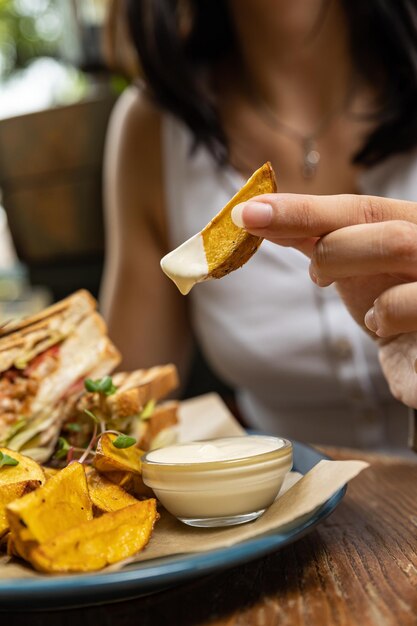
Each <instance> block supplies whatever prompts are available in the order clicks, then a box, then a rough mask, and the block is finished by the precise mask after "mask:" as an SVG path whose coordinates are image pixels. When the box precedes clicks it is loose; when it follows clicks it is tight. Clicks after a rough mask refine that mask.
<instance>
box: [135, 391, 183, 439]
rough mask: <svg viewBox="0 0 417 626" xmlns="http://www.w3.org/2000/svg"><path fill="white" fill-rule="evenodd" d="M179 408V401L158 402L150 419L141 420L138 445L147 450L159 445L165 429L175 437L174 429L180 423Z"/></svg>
mask: <svg viewBox="0 0 417 626" xmlns="http://www.w3.org/2000/svg"><path fill="white" fill-rule="evenodd" d="M178 408H179V402H177V401H175V400H168V401H167V402H162V403H161V404H158V405H157V406H156V407H155V408H154V410H153V412H152V415H151V416H150V417H149V418H148V419H146V420H141V426H142V428H141V432H140V435H139V437H138V443H137V445H138V447H139V448H141V449H142V450H145V451H146V450H151V449H152V448H154V447H159V446H158V438H159V439H161V436H162V435H161V433H163V432H164V431H165V432H166V433H168V431H170V435H169V436H170V438H171V439H173V438H174V432H173V429H174V428H175V427H176V426H177V424H178ZM171 433H172V436H171ZM167 436H168V435H167Z"/></svg>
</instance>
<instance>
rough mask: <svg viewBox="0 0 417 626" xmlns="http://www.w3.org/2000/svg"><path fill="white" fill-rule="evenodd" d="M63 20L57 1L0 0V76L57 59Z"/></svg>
mask: <svg viewBox="0 0 417 626" xmlns="http://www.w3.org/2000/svg"><path fill="white" fill-rule="evenodd" d="M61 32H62V20H61V18H60V11H59V6H58V5H57V2H56V0H0V77H2V78H7V77H8V76H9V75H10V74H12V73H13V72H14V71H15V70H18V69H22V68H24V67H26V66H27V65H28V64H29V62H30V61H32V60H33V59H35V58H39V57H42V56H52V57H56V56H57V52H58V41H59V38H60V36H61Z"/></svg>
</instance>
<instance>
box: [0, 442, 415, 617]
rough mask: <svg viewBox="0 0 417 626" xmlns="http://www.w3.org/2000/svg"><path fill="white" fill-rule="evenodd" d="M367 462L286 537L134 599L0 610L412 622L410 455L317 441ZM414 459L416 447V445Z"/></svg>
mask: <svg viewBox="0 0 417 626" xmlns="http://www.w3.org/2000/svg"><path fill="white" fill-rule="evenodd" d="M324 451H325V452H326V453H327V454H329V456H332V457H333V458H338V459H344V458H358V459H364V460H366V461H368V462H370V463H371V464H372V466H371V467H370V468H369V469H367V470H366V471H364V472H363V473H362V474H360V476H358V477H357V478H356V479H354V480H353V481H352V482H351V483H350V485H349V487H348V491H347V494H346V496H345V498H344V499H343V501H342V503H341V504H340V505H339V507H338V508H337V509H336V511H335V512H334V513H333V514H332V515H331V516H330V517H329V518H327V519H326V520H325V521H324V522H323V523H322V524H320V525H319V526H318V527H317V529H316V530H314V531H313V532H312V533H310V534H309V535H307V536H306V537H304V538H303V539H300V540H299V541H298V542H296V543H295V544H292V545H290V546H287V547H286V548H284V549H282V550H280V551H278V552H276V553H274V554H270V555H269V556H267V557H263V558H261V559H259V560H256V561H253V562H251V563H248V564H246V565H244V566H240V567H237V568H233V569H230V570H228V571H224V572H222V573H217V574H212V575H210V576H205V577H204V578H200V579H196V580H195V581H193V582H191V583H187V584H182V585H181V586H179V587H176V588H174V589H170V590H167V591H165V592H161V593H158V594H155V595H150V596H147V597H144V598H140V599H137V600H130V601H128V602H121V603H117V604H110V605H104V606H103V605H102V606H98V607H90V608H85V609H75V610H67V611H63V612H57V611H54V612H51V613H45V612H42V613H32V614H31V616H30V618H29V617H28V614H27V613H26V614H24V613H21V614H16V613H14V614H13V615H11V614H4V613H2V614H1V618H2V621H3V623H4V624H6V623H7V624H10V625H12V626H20V625H23V624H25V626H26V624H30V625H31V626H32V625H33V626H49V625H51V626H52V625H53V626H67V625H68V626H69V625H71V626H74V625H77V624H81V623H82V626H90V625H91V626H93V625H94V626H116V625H117V626H130V625H133V624H134V625H137V626H191V625H199V626H203V625H204V626H209V625H210V626H258V625H259V626H261V625H262V626H275V625H278V624H279V625H280V626H281V625H282V626H285V625H291V626H403V625H404V626H408V625H416V624H417V462H416V463H413V462H412V461H404V460H398V459H393V458H390V457H382V456H379V455H371V454H363V453H357V452H354V451H347V450H344V451H341V450H333V449H325V450H324ZM416 461H417V455H416Z"/></svg>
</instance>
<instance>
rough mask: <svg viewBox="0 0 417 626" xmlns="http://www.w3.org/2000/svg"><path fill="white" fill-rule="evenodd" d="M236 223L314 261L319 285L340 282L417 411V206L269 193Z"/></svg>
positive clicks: (241, 210)
mask: <svg viewBox="0 0 417 626" xmlns="http://www.w3.org/2000/svg"><path fill="white" fill-rule="evenodd" d="M232 217H233V220H234V221H235V222H236V223H237V224H238V225H240V226H244V227H245V228H246V229H247V230H248V231H250V232H251V233H253V234H256V235H258V236H262V237H265V238H266V239H269V240H270V241H272V242H274V243H277V244H279V245H284V246H293V247H294V248H297V249H298V250H300V251H302V252H303V253H305V254H307V255H308V256H309V257H310V259H311V263H310V275H311V278H312V280H313V281H314V282H315V283H316V284H317V285H319V286H323V287H324V286H327V285H330V284H331V283H333V282H335V283H336V286H337V288H338V290H339V292H340V294H341V297H342V298H343V300H344V301H345V303H346V306H347V307H348V309H349V311H350V312H351V314H352V315H353V317H354V318H355V319H356V321H357V322H358V323H359V324H361V325H362V326H364V327H366V328H367V329H368V330H370V331H372V333H374V334H375V335H377V336H378V337H380V338H384V339H383V340H381V341H380V345H381V349H380V359H381V364H382V367H383V369H384V372H385V375H386V377H387V379H388V382H389V384H390V386H391V390H392V392H393V393H394V395H395V396H396V397H397V398H399V399H400V400H402V401H403V402H405V403H406V404H409V405H411V406H417V385H416V382H417V379H416V374H415V371H414V363H415V360H416V356H417V333H416V334H410V333H414V331H417V203H413V202H404V201H400V200H391V199H385V198H377V197H371V196H354V195H341V196H303V195H293V194H270V195H264V196H258V197H256V198H254V199H252V200H250V201H248V202H246V203H243V204H241V205H238V206H237V207H235V208H234V209H233V215H232ZM405 333H406V334H405Z"/></svg>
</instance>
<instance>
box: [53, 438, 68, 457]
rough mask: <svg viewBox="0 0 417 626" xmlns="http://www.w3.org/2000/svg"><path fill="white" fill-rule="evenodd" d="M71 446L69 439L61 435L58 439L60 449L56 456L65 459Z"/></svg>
mask: <svg viewBox="0 0 417 626" xmlns="http://www.w3.org/2000/svg"><path fill="white" fill-rule="evenodd" d="M70 448H71V446H70V444H69V443H68V441H67V440H66V439H65V437H59V439H58V449H57V451H56V452H55V455H54V456H55V458H56V459H64V458H65V457H66V456H67V455H68V452H69V450H70Z"/></svg>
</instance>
